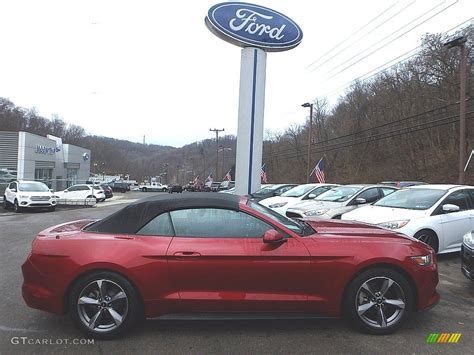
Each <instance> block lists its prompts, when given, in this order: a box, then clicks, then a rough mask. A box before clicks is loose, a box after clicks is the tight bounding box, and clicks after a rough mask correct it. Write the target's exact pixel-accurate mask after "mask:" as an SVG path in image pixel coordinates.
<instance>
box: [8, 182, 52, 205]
mask: <svg viewBox="0 0 474 355" xmlns="http://www.w3.org/2000/svg"><path fill="white" fill-rule="evenodd" d="M3 207H4V208H5V209H8V208H10V207H12V208H13V210H14V211H15V212H21V211H23V210H24V209H33V208H47V209H48V210H49V211H54V210H55V209H56V197H55V196H54V194H53V193H52V192H51V190H50V189H49V187H48V186H47V185H46V184H44V183H42V182H38V181H26V180H24V181H23V180H19V181H13V182H11V183H10V184H8V186H7V188H6V189H5V192H4V195H3Z"/></svg>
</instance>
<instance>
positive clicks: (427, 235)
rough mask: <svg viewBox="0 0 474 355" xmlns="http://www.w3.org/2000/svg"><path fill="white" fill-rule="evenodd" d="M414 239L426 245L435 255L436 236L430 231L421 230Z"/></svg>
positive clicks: (437, 246)
mask: <svg viewBox="0 0 474 355" xmlns="http://www.w3.org/2000/svg"><path fill="white" fill-rule="evenodd" d="M414 238H416V239H418V240H420V241H422V242H423V243H425V244H428V245H429V246H430V247H432V248H433V250H434V251H435V252H436V253H437V252H438V249H439V241H438V237H437V236H436V234H435V233H434V232H432V231H430V230H421V231H419V232H418V233H416V234H415V235H414Z"/></svg>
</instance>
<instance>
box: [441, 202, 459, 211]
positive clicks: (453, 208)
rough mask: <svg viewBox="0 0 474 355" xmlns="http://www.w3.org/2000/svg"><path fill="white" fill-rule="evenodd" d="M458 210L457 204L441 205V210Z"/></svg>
mask: <svg viewBox="0 0 474 355" xmlns="http://www.w3.org/2000/svg"><path fill="white" fill-rule="evenodd" d="M459 210H460V208H459V206H456V205H452V204H450V203H447V204H445V205H443V212H446V213H450V212H458V211H459Z"/></svg>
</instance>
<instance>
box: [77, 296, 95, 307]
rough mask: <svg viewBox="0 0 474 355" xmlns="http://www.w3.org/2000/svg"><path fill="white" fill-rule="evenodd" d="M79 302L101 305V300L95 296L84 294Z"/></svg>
mask: <svg viewBox="0 0 474 355" xmlns="http://www.w3.org/2000/svg"><path fill="white" fill-rule="evenodd" d="M78 304H93V305H99V304H100V302H99V301H98V300H96V299H94V298H91V297H86V296H84V297H81V298H79V301H78Z"/></svg>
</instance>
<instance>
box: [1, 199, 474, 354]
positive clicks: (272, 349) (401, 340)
mask: <svg viewBox="0 0 474 355" xmlns="http://www.w3.org/2000/svg"><path fill="white" fill-rule="evenodd" d="M151 194H154V193H142V192H129V193H126V194H116V195H117V196H116V197H115V198H114V199H113V200H110V201H106V202H104V203H101V204H98V206H97V207H90V208H80V209H65V208H58V209H57V211H56V212H54V213H52V212H26V213H21V214H15V213H12V212H11V211H8V212H3V211H2V212H1V213H0V243H1V244H0V263H1V265H0V270H1V273H0V287H1V288H2V296H3V297H2V302H1V305H0V353H1V354H12V353H25V352H35V353H38V352H48V353H50V352H51V353H63V352H68V353H71V352H74V353H83V352H89V353H112V352H117V353H124V352H127V353H132V352H134V353H135V352H154V353H160V354H161V353H173V354H183V353H196V354H215V353H219V354H229V353H240V354H244V353H245V354H247V353H253V354H254V353H258V354H260V353H269V354H270V353H271V354H273V353H296V354H300V353H364V354H367V353H403V354H406V353H453V354H461V353H464V354H467V353H472V348H473V346H474V340H473V336H472V335H473V334H474V283H473V282H470V281H469V280H467V279H466V278H465V277H464V276H463V275H462V273H461V271H460V260H459V256H458V254H457V253H453V254H449V255H442V256H440V257H439V260H438V261H439V276H440V283H439V286H438V290H439V293H440V294H441V301H440V303H439V304H438V305H437V306H436V307H435V308H433V309H432V310H430V311H428V312H421V313H417V314H415V315H414V316H413V317H412V319H411V320H410V321H409V322H408V323H407V324H406V325H405V326H404V327H403V328H402V329H401V330H400V331H399V332H397V333H395V334H393V335H389V336H369V335H366V334H361V333H358V332H356V331H354V330H353V329H352V328H350V327H349V326H348V325H347V324H346V323H345V322H344V321H341V320H335V319H321V320H319V319H318V320H239V321H184V320H183V321H177V320H173V321H166V320H147V321H145V322H143V323H142V324H141V325H140V326H138V327H137V328H136V329H135V330H134V331H133V332H132V333H130V334H128V335H127V336H126V337H125V338H123V339H120V340H114V341H95V342H94V344H86V345H80V344H77V345H76V344H72V343H73V342H74V341H75V339H82V338H83V336H82V334H81V333H80V332H79V331H78V330H76V329H75V328H74V327H73V325H72V323H71V322H70V321H69V318H68V317H67V316H57V315H53V314H48V313H45V312H41V311H37V310H34V309H30V308H28V307H27V306H26V305H25V303H24V301H23V299H22V296H21V284H22V275H21V269H20V267H21V264H22V263H23V262H24V260H25V258H26V256H27V255H28V252H29V250H30V247H31V241H32V240H33V239H34V237H35V234H36V233H37V232H39V231H40V230H42V229H44V228H47V227H49V226H51V225H55V224H59V223H62V222H66V221H71V220H77V219H82V218H101V217H104V216H106V215H108V214H110V213H112V212H114V211H116V210H118V209H120V208H121V207H122V206H123V205H124V204H125V203H129V202H131V201H134V200H136V199H138V198H142V197H145V196H149V195H151ZM58 272H59V271H58ZM431 333H462V336H461V339H460V341H459V343H457V344H436V343H435V344H427V342H426V339H427V337H428V335H429V334H431ZM24 337H27V338H24ZM45 342H47V344H45ZM39 344H40V345H39ZM41 344H42V345H41Z"/></svg>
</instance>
